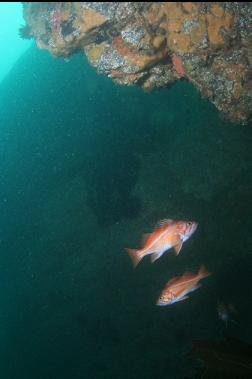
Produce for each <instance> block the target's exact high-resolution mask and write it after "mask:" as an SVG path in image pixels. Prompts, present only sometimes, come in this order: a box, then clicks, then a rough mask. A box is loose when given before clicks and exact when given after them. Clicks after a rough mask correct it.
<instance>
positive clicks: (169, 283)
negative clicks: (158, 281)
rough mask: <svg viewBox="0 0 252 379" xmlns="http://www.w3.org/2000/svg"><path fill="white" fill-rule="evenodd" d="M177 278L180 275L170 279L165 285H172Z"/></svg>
mask: <svg viewBox="0 0 252 379" xmlns="http://www.w3.org/2000/svg"><path fill="white" fill-rule="evenodd" d="M177 280H178V276H176V278H173V279H170V280H169V282H167V283H166V285H165V287H166V288H167V287H170V286H171V285H173V284H175V283H176V281H177Z"/></svg>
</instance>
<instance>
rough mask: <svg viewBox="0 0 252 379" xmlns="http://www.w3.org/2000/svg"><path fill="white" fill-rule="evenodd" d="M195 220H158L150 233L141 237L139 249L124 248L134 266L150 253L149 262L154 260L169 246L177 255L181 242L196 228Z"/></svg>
mask: <svg viewBox="0 0 252 379" xmlns="http://www.w3.org/2000/svg"><path fill="white" fill-rule="evenodd" d="M197 226H198V224H197V222H195V221H176V220H170V219H165V220H161V221H159V222H158V224H157V225H156V226H155V228H154V231H153V232H152V233H151V234H145V235H144V237H143V247H142V249H139V250H134V249H126V250H127V252H128V253H129V256H130V258H131V259H132V262H133V265H134V267H136V266H137V265H138V263H139V262H140V261H141V259H143V257H145V256H146V255H151V262H152V263H153V262H155V261H156V260H157V259H158V258H160V257H161V256H162V255H163V253H164V252H165V251H167V250H169V249H171V248H174V249H175V252H176V254H177V255H178V254H179V252H180V250H181V248H182V245H183V242H185V241H186V240H188V238H190V237H191V235H192V234H193V233H194V232H195V230H196V229H197Z"/></svg>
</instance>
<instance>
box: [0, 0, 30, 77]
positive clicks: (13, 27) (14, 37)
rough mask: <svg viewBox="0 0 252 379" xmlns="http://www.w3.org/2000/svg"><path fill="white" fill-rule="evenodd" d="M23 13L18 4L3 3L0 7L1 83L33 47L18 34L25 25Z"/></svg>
mask: <svg viewBox="0 0 252 379" xmlns="http://www.w3.org/2000/svg"><path fill="white" fill-rule="evenodd" d="M22 11H23V10H22V5H21V3H18V2H12V3H10V2H9V3H8V2H2V3H1V5H0V25H1V28H0V55H1V63H0V82H1V81H2V80H3V79H4V78H5V76H6V75H7V74H8V73H9V71H10V70H11V68H12V67H13V65H14V64H15V62H16V61H17V60H18V58H19V57H20V56H21V55H22V54H23V53H24V52H25V51H26V50H27V49H28V47H29V46H30V45H31V42H30V41H27V40H26V41H25V40H23V39H22V38H20V36H19V33H18V30H19V28H20V26H22V25H24V20H23V16H22Z"/></svg>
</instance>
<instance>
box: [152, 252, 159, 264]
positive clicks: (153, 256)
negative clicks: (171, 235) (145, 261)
mask: <svg viewBox="0 0 252 379" xmlns="http://www.w3.org/2000/svg"><path fill="white" fill-rule="evenodd" d="M160 255H161V253H152V254H151V263H154V262H155V261H156V260H157V259H158V258H159V257H160Z"/></svg>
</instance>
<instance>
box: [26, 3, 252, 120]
mask: <svg viewBox="0 0 252 379" xmlns="http://www.w3.org/2000/svg"><path fill="white" fill-rule="evenodd" d="M23 6H24V18H25V20H26V24H27V25H26V26H25V27H23V31H24V32H25V33H23V34H24V36H27V35H28V36H29V37H34V39H35V40H36V43H37V45H38V47H39V48H40V49H45V50H48V51H49V52H50V53H51V54H53V55H54V56H57V57H60V56H62V57H69V56H70V55H71V54H73V53H74V52H77V51H81V52H83V53H84V54H86V56H87V58H88V60H89V62H90V64H91V65H93V66H94V67H95V68H96V69H97V71H98V73H101V74H104V75H107V76H108V77H110V78H112V79H113V80H114V81H115V82H117V83H119V84H125V85H139V86H141V87H142V88H143V89H145V90H152V89H155V88H160V87H164V86H167V85H169V84H171V83H173V82H174V81H176V80H181V79H183V80H187V81H189V82H191V83H192V84H193V85H195V86H196V88H197V89H198V90H199V91H200V92H201V93H202V95H203V96H205V97H207V98H208V99H209V100H210V101H211V102H212V103H213V104H214V105H215V106H216V107H217V108H218V109H219V110H220V111H221V112H222V113H223V114H224V115H225V116H226V117H227V118H229V119H230V120H232V121H234V122H239V123H247V121H248V120H249V119H250V118H251V114H252V111H251V109H252V107H251V102H252V27H251V25H252V5H251V3H249V2H242V3H238V2H221V3H220V2H186V3H183V2H155V3H154V2H54V3H53V2H49V3H41V2H37V3H33V2H27V3H23Z"/></svg>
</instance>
